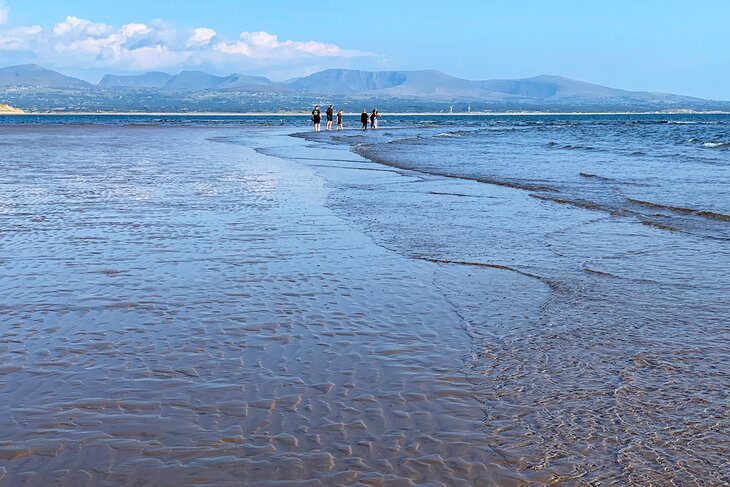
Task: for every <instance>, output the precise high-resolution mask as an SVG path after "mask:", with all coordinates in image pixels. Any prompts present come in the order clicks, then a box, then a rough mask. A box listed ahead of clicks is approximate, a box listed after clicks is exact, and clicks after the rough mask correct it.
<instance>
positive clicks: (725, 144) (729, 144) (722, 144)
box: [687, 137, 730, 150]
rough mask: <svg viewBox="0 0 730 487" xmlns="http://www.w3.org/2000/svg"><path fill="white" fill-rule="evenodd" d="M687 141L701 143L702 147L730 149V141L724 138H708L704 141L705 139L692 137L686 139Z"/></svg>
mask: <svg viewBox="0 0 730 487" xmlns="http://www.w3.org/2000/svg"><path fill="white" fill-rule="evenodd" d="M687 142H688V143H690V144H696V145H701V146H702V147H704V148H706V149H720V150H728V149H730V141H726V140H720V141H717V140H708V141H705V140H702V139H698V138H695V137H693V138H691V139H689V140H687Z"/></svg>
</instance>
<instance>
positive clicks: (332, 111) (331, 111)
mask: <svg viewBox="0 0 730 487" xmlns="http://www.w3.org/2000/svg"><path fill="white" fill-rule="evenodd" d="M325 114H326V115H327V125H326V126H325V130H332V119H333V117H334V114H335V109H334V107H333V106H332V105H330V106H328V107H327V111H326V112H325Z"/></svg>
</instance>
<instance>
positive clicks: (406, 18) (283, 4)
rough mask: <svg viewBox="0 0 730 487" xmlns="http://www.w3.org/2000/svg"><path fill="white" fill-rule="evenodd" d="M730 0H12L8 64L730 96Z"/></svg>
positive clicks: (0, 16)
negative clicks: (518, 82)
mask: <svg viewBox="0 0 730 487" xmlns="http://www.w3.org/2000/svg"><path fill="white" fill-rule="evenodd" d="M729 21H730V0H694V1H688V0H633V1H628V0H612V1H598V0H596V1H590V0H581V1H578V0H481V1H477V0H459V1H446V0H413V1H406V0H359V1H346V0H340V1H336V0H332V1H328V2H320V1H312V2H307V1H304V0H278V1H277V0H268V1H262V0H256V1H247V0H206V1H199V0H174V1H173V0H124V1H121V0H63V1H57V0H0V66H7V65H13V64H21V63H28V62H32V63H36V64H40V65H43V66H46V67H49V68H53V69H57V70H59V71H61V72H63V73H65V74H69V75H73V76H79V77H81V78H84V79H87V80H89V81H98V80H99V79H100V77H101V76H102V75H103V74H104V73H112V74H129V73H139V72H144V71H153V70H157V71H166V72H170V73H177V72H179V71H180V70H183V69H202V70H206V71H209V72H213V73H216V74H231V73H234V72H237V73H243V74H254V75H264V76H269V77H270V78H272V79H274V80H282V79H287V78H290V77H294V76H302V75H306V74H310V73H313V72H316V71H319V70H321V69H326V68H351V69H369V70H401V69H414V70H417V69H438V70H440V71H444V72H446V73H449V74H451V75H454V76H459V77H463V78H468V79H492V78H522V77H529V76H536V75H540V74H556V75H562V76H567V77H569V78H574V79H579V80H583V81H589V82H593V83H599V84H603V85H607V86H611V87H615V88H624V89H630V90H646V91H661V92H669V93H677V94H683V95H691V96H697V97H702V98H711V99H719V100H730V63H728V54H730V35H729V34H728V32H727V30H728V27H727V26H728V22H729Z"/></svg>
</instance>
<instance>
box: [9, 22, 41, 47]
mask: <svg viewBox="0 0 730 487" xmlns="http://www.w3.org/2000/svg"><path fill="white" fill-rule="evenodd" d="M41 32H43V28H42V27H41V26H40V25H26V26H23V27H14V28H12V29H7V30H3V31H0V51H32V50H33V48H34V47H35V45H36V43H37V41H38V39H39V35H40V33H41Z"/></svg>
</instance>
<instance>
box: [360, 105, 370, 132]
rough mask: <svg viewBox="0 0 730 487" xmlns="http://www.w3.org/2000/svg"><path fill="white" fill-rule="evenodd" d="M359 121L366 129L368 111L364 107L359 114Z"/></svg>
mask: <svg viewBox="0 0 730 487" xmlns="http://www.w3.org/2000/svg"><path fill="white" fill-rule="evenodd" d="M360 123H362V129H363V130H367V129H368V112H367V110H365V109H363V111H362V113H361V114H360Z"/></svg>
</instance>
